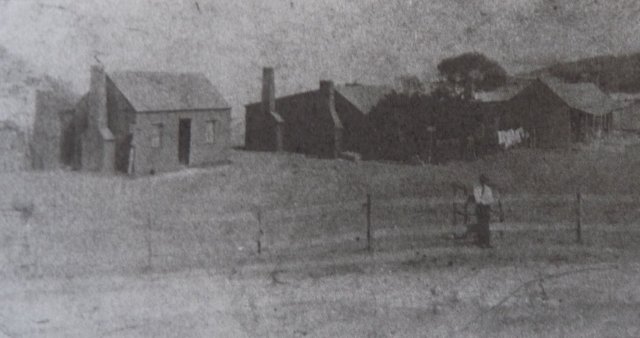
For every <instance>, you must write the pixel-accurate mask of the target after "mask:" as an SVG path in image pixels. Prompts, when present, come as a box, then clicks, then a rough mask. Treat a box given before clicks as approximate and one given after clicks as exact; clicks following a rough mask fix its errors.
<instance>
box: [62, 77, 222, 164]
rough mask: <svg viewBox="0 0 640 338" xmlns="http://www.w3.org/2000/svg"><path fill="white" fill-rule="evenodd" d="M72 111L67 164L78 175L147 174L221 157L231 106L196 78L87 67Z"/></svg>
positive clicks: (210, 86)
mask: <svg viewBox="0 0 640 338" xmlns="http://www.w3.org/2000/svg"><path fill="white" fill-rule="evenodd" d="M75 111H76V115H75V123H74V129H75V135H76V140H75V144H76V151H75V156H74V159H73V160H72V162H74V163H75V166H76V167H78V168H79V169H82V170H89V171H102V172H113V171H117V172H122V173H129V174H153V173H156V172H165V171H173V170H178V169H180V168H184V167H188V166H199V165H205V164H209V163H215V162H220V161H224V160H225V159H226V158H227V150H228V147H229V137H230V123H231V108H230V105H229V104H228V103H227V102H226V101H225V99H224V98H223V97H222V95H221V94H220V93H219V92H218V90H217V89H216V88H215V87H214V86H213V85H212V84H211V82H209V80H208V79H207V78H206V77H205V76H204V75H203V74H200V73H166V72H138V71H134V72H113V73H108V74H107V73H105V71H104V69H103V68H102V67H99V66H94V67H92V68H91V84H90V90H89V92H88V93H87V94H86V95H85V96H84V97H83V98H82V99H81V100H80V102H79V103H78V104H77V105H76V109H75Z"/></svg>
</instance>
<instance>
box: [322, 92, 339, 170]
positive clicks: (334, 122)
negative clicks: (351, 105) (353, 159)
mask: <svg viewBox="0 0 640 338" xmlns="http://www.w3.org/2000/svg"><path fill="white" fill-rule="evenodd" d="M319 95H320V97H319V102H318V108H319V113H320V114H321V115H322V117H321V118H323V119H328V121H329V123H330V132H331V140H330V144H331V149H330V154H327V155H329V156H332V157H338V155H339V154H340V152H341V149H340V148H341V143H342V123H341V122H340V118H339V117H338V113H337V112H336V99H335V88H334V85H333V81H326V80H322V81H320V91H319Z"/></svg>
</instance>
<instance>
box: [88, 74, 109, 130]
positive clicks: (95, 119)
mask: <svg viewBox="0 0 640 338" xmlns="http://www.w3.org/2000/svg"><path fill="white" fill-rule="evenodd" d="M106 87H107V77H106V75H105V72H104V68H103V67H102V66H99V65H94V66H91V82H90V85H89V107H90V108H89V126H90V127H92V128H96V129H99V128H104V127H107V88H106Z"/></svg>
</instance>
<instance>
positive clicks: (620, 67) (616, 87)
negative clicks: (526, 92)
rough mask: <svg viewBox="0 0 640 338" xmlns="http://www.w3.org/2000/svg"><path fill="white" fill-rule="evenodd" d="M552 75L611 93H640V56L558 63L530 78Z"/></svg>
mask: <svg viewBox="0 0 640 338" xmlns="http://www.w3.org/2000/svg"><path fill="white" fill-rule="evenodd" d="M543 74H548V75H552V76H555V77H559V78H561V79H564V80H566V81H568V82H592V83H595V84H597V85H598V86H600V88H602V89H603V90H605V91H607V92H624V93H637V92H640V53H633V54H626V55H618V56H614V55H602V56H596V57H590V58H584V59H578V60H575V61H571V62H561V63H556V64H553V65H551V66H548V67H545V68H542V69H539V70H536V71H534V72H531V73H528V74H526V75H529V76H536V75H543Z"/></svg>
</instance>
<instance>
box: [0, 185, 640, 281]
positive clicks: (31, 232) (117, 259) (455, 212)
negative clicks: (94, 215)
mask: <svg viewBox="0 0 640 338" xmlns="http://www.w3.org/2000/svg"><path fill="white" fill-rule="evenodd" d="M500 201H501V205H502V213H503V221H502V222H501V221H500V217H499V215H496V216H497V217H493V219H492V224H491V228H492V233H493V234H494V235H493V236H494V238H495V241H496V242H497V244H498V246H499V247H500V246H501V245H503V246H512V247H520V246H523V245H524V244H527V245H559V246H575V245H583V246H591V247H598V248H604V247H615V248H625V247H636V246H637V245H638V244H639V243H640V228H639V227H640V196H632V195H627V196H620V195H618V196H602V195H584V194H566V195H514V196H510V195H505V196H502V197H501V199H500ZM465 202H466V198H465V197H464V194H453V193H452V194H451V196H446V197H442V198H426V197H422V196H409V197H407V196H404V197H394V196H380V197H378V196H376V195H374V194H364V195H363V196H362V198H361V199H357V200H348V201H336V202H334V203H330V204H318V205H306V206H296V205H291V206H290V207H286V208H273V207H266V206H256V205H254V206H248V207H247V208H246V209H245V210H244V211H241V212H234V213H228V214H213V215H211V214H202V215H175V216H162V217H156V216H155V215H154V214H152V213H147V214H145V215H143V216H142V217H138V218H136V219H132V220H130V221H128V222H123V223H117V222H116V223H114V224H113V225H110V226H90V225H87V224H76V225H74V226H66V225H62V224H51V223H47V222H46V221H45V220H42V219H38V218H37V217H36V218H23V217H22V215H21V214H20V213H17V212H6V213H4V214H3V222H2V224H1V228H2V229H0V230H1V231H2V235H1V238H0V243H2V251H3V258H4V259H3V265H2V266H3V268H2V270H1V271H0V273H2V274H4V275H8V274H16V273H17V274H21V275H28V276H35V277H37V276H41V275H58V276H77V275H83V274H95V273H109V272H114V271H115V272H123V273H127V272H140V271H142V272H167V271H178V270H183V269H191V268H203V269H213V268H219V267H225V268H229V269H233V268H234V267H237V266H239V265H242V264H243V263H244V262H247V260H251V259H253V260H255V259H261V258H263V259H268V258H269V257H286V256H288V255H289V256H292V257H294V258H295V257H303V256H305V255H317V254H323V253H338V254H341V253H345V254H347V253H350V252H376V251H391V252H392V251H394V250H404V249H412V248H421V249H427V250H428V249H430V248H449V247H455V246H456V245H457V244H458V243H457V242H456V241H455V240H453V239H452V238H451V237H452V236H451V235H452V234H454V233H456V232H460V231H462V230H463V229H464V225H465V223H467V224H470V223H473V222H474V221H475V220H474V215H473V210H471V209H472V208H471V207H469V208H467V211H466V213H467V214H468V215H467V216H468V217H467V218H466V221H465V218H464V217H463V216H464V214H462V210H463V206H464V204H465ZM69 222H71V221H69ZM70 229H71V230H70Z"/></svg>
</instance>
